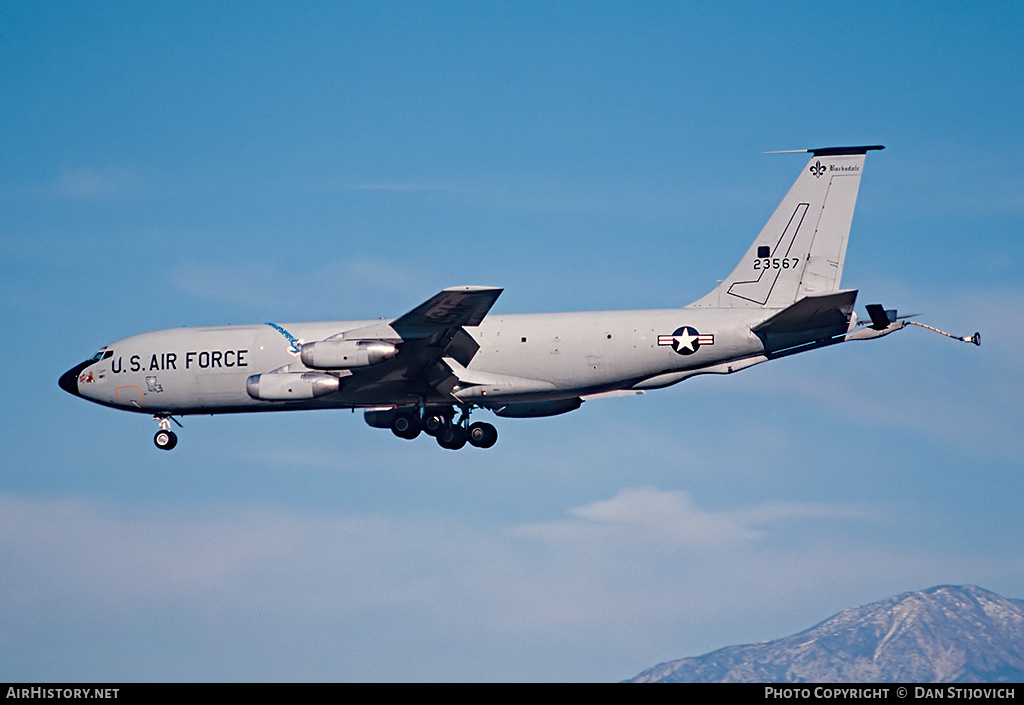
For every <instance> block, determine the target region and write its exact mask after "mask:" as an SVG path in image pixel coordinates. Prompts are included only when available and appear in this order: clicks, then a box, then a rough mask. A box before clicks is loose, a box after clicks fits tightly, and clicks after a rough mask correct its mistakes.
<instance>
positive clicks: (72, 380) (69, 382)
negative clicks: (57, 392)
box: [57, 360, 92, 397]
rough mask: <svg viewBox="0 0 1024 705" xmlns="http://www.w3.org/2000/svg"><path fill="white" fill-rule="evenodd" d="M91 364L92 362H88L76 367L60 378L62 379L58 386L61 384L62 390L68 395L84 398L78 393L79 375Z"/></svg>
mask: <svg viewBox="0 0 1024 705" xmlns="http://www.w3.org/2000/svg"><path fill="white" fill-rule="evenodd" d="M91 362H92V360H87V361H86V362H83V363H81V364H79V365H75V366H74V367H72V368H71V369H70V370H68V371H67V372H65V373H64V374H62V375H61V376H60V379H58V380H57V384H59V385H60V388H61V389H63V390H64V391H65V392H67V393H68V394H74V395H75V396H76V397H80V396H82V395H81V394H79V393H78V375H79V374H81V372H82V370H84V369H85V368H86V367H87V366H88V365H89V363H91Z"/></svg>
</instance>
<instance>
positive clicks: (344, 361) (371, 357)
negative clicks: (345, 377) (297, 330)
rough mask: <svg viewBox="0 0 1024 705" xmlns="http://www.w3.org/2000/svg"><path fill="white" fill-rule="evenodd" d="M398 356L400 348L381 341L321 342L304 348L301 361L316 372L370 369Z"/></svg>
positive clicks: (309, 344)
mask: <svg viewBox="0 0 1024 705" xmlns="http://www.w3.org/2000/svg"><path fill="white" fill-rule="evenodd" d="M397 354H398V348H396V347H395V346H394V345H392V344H391V343H385V342H383V341H380V340H320V341H318V342H315V343H306V344H305V345H303V346H302V352H300V353H299V359H301V360H302V364H303V365H305V366H306V367H311V368H313V369H315V370H345V369H348V368H350V367H368V366H370V365H376V364H379V363H381V362H384V361H385V360H390V359H391V358H393V357H394V356H395V355H397Z"/></svg>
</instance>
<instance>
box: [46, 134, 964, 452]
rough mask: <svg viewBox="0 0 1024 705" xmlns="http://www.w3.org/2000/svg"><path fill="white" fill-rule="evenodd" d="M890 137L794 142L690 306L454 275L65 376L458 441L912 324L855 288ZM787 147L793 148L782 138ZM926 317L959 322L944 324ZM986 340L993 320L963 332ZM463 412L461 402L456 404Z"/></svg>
mask: <svg viewBox="0 0 1024 705" xmlns="http://www.w3.org/2000/svg"><path fill="white" fill-rule="evenodd" d="M881 149H884V147H883V146H881V145H874V146H860V147H827V148H819V149H803V150H792V151H791V152H785V153H805V154H806V153H809V154H810V155H811V157H810V161H808V163H807V164H806V166H805V167H804V168H803V169H802V170H801V172H800V174H799V176H798V177H797V179H796V181H795V182H794V183H793V186H792V187H791V188H790V190H789V192H788V193H787V194H786V196H785V197H784V198H783V199H782V202H781V203H780V204H779V206H778V208H777V209H776V210H775V212H774V213H773V215H772V216H771V218H769V220H768V222H767V224H766V225H765V226H764V228H763V229H762V230H761V232H760V233H759V234H758V236H757V238H756V239H755V240H754V242H753V243H752V244H751V245H750V247H749V248H748V250H747V252H746V254H744V255H743V258H742V259H741V260H740V262H739V264H738V265H736V268H735V269H734V270H733V272H732V274H730V275H729V276H728V277H727V278H725V279H724V280H722V281H721V282H719V283H718V285H717V286H716V287H715V288H714V289H712V290H711V291H710V292H709V293H708V294H706V295H705V296H703V297H702V298H700V299H698V300H697V301H694V302H693V303H691V304H689V305H687V306H684V307H682V308H669V309H660V310H635V311H588V312H571V313H546V314H518V315H511V314H497V315H492V316H488V315H487V314H488V312H489V311H490V309H491V307H492V306H493V305H494V302H495V301H496V300H497V298H498V296H499V295H500V294H501V292H502V289H500V288H496V287H488V286H457V287H451V288H447V289H444V290H443V291H441V292H440V293H438V294H437V295H436V296H434V297H432V298H430V299H428V300H427V301H425V302H424V303H422V304H420V305H419V306H416V307H415V308H413V309H412V310H411V311H409V312H408V313H406V314H404V315H402V316H399V317H398V318H395V319H391V320H386V319H381V320H370V321H367V320H359V321H332V322H319V323H264V324H256V325H234V326H215V327H201V328H177V329H169V330H158V331H152V332H149V333H143V334H141V335H135V336H131V337H128V338H124V339H122V340H119V341H117V342H114V343H111V344H110V345H107V346H105V347H103V348H100V350H99V352H97V353H96V354H95V355H94V356H93V357H92V358H90V359H88V360H86V361H84V362H82V363H80V364H78V365H75V366H74V367H72V368H71V369H70V370H68V371H67V372H65V373H64V374H63V375H61V377H60V379H59V382H58V383H59V385H60V387H61V388H62V389H64V390H65V391H67V392H69V393H71V394H73V395H75V396H79V397H82V398H83V399H87V400H89V401H91V402H95V403H97V404H101V405H104V406H108V407H113V408H116V409H123V410H126V411H133V412H138V413H144V414H151V415H153V418H154V419H155V420H156V421H158V422H159V430H158V432H157V433H156V436H155V437H154V443H155V444H156V446H157V447H158V448H160V449H162V450H171V449H172V448H174V447H175V445H176V444H177V436H176V435H175V433H174V432H173V431H172V430H171V427H170V421H171V420H173V421H174V422H175V423H176V424H177V425H178V426H181V424H180V422H178V420H177V419H176V418H174V417H176V416H188V415H194V414H220V413H242V412H260V411H292V410H302V409H353V410H355V409H361V410H363V412H364V419H365V421H366V423H367V424H369V425H370V426H372V427H374V428H384V429H388V428H389V429H391V431H392V432H393V433H394V434H395V435H396V436H398V437H400V438H404V439H413V438H416V437H417V436H419V435H420V433H421V432H424V433H426V434H428V435H431V436H433V437H434V438H435V439H436V441H437V443H438V444H439V445H440V446H441V447H442V448H446V449H449V450H458V449H460V448H463V447H464V446H466V445H467V444H469V445H471V446H476V447H479V448H489V447H491V446H493V445H494V444H495V442H496V441H497V438H498V433H497V430H496V429H495V427H494V426H493V425H492V424H490V423H486V422H479V421H477V422H472V423H471V422H470V414H471V412H472V411H474V410H476V409H486V410H489V411H491V412H493V413H494V414H496V415H497V416H498V417H503V418H536V417H547V416H554V415H557V414H564V413H567V412H570V411H573V410H575V409H578V408H579V407H580V406H581V405H582V404H583V403H584V402H585V401H589V400H592V399H600V398H605V397H616V396H624V395H636V394H643V393H645V392H647V391H648V390H653V389H661V388H664V387H669V386H671V385H674V384H677V383H679V382H682V381H683V380H686V379H689V378H691V377H694V376H696V375H704V374H732V373H734V372H739V371H740V370H743V369H746V368H748V367H751V366H753V365H757V364H760V363H762V362H767V361H769V360H774V359H778V358H782V357H787V356H790V355H794V354H796V353H801V352H805V351H808V350H814V349H817V348H822V347H827V346H830V345H835V344H838V343H842V342H846V341H852V340H869V339H874V338H881V337H883V336H886V335H889V334H890V333H893V332H895V331H897V330H900V329H902V328H904V327H905V326H906V325H907V324H908V323H915V322H914V321H908V320H907V319H908V318H909V317H908V316H897V315H896V311H895V310H886V309H885V308H883V307H882V306H881V305H879V304H872V305H869V306H868V307H867V311H868V316H869V320H868V321H865V322H863V323H862V322H860V321H858V318H857V314H856V313H855V312H854V303H855V301H856V298H857V293H858V292H857V290H855V289H841V288H840V279H841V276H842V272H843V262H844V259H845V255H846V245H847V239H848V236H849V232H850V224H851V221H852V219H853V211H854V206H855V204H856V200H857V192H858V189H859V186H860V179H861V175H862V173H863V169H864V161H865V158H866V154H867V153H868V152H870V151H874V150H881ZM773 153H783V152H773ZM915 324H916V325H922V326H923V327H925V328H929V329H931V330H935V331H936V332H939V333H943V335H947V336H949V337H951V338H956V336H952V335H949V334H948V333H944V332H943V331H939V330H938V329H934V328H931V327H930V326H924V325H923V324H918V323H915ZM958 339H959V340H963V341H965V342H971V343H974V344H976V345H980V344H981V337H980V335H979V334H978V333H975V334H974V335H973V336H969V337H963V338H958ZM456 416H458V418H456Z"/></svg>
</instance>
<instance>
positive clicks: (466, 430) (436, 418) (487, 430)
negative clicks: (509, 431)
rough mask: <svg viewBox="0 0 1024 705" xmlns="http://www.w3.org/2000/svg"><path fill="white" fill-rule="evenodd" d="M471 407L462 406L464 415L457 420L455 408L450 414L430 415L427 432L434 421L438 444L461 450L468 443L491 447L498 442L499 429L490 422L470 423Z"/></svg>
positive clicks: (427, 420)
mask: <svg viewBox="0 0 1024 705" xmlns="http://www.w3.org/2000/svg"><path fill="white" fill-rule="evenodd" d="M469 413H470V408H469V407H463V408H462V415H461V416H460V418H459V420H458V421H455V420H454V418H453V416H454V410H453V411H452V413H450V414H433V415H428V416H427V417H426V419H425V421H424V425H425V426H426V429H427V433H431V430H430V427H431V425H432V422H434V423H436V430H435V431H433V433H432V435H433V436H435V437H436V438H437V444H438V445H439V446H441V447H442V448H445V449H447V450H459V449H460V448H463V447H465V445H466V443H469V444H470V445H471V446H476V447H477V448H490V447H491V446H493V445H494V444H495V443H497V442H498V430H497V429H496V428H494V426H492V425H491V424H489V423H482V422H479V421H478V422H476V423H473V424H470V423H469Z"/></svg>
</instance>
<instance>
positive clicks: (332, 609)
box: [0, 2, 1024, 681]
mask: <svg viewBox="0 0 1024 705" xmlns="http://www.w3.org/2000/svg"><path fill="white" fill-rule="evenodd" d="M1022 20H1024V11H1022V10H1021V8H1020V7H1019V5H1017V4H1014V3H973V4H970V5H968V6H965V5H963V4H962V3H935V2H929V3H900V4H899V6H898V7H897V8H893V7H891V4H890V3H870V2H868V3H830V4H827V5H823V4H821V3H771V4H768V3H763V4H762V3H756V4H755V3H734V4H729V5H725V6H723V5H722V4H718V3H715V4H712V3H680V2H672V3H657V2H651V3H630V4H626V3H599V2H588V3H557V4H552V3H530V2H509V3H497V2H488V3H458V2H448V3H443V4H440V5H439V4H437V3H411V2H406V3H372V4H371V3H366V4H354V3H352V4H342V3H335V4H324V3H289V4H288V5H287V6H285V5H284V4H277V3H252V2H245V3H230V2H221V3H185V2H178V3H117V2H105V3H85V4H82V3H71V2H69V3H54V2H33V3H21V2H7V3H3V4H2V5H0V67H2V68H0V95H3V96H4V100H3V101H0V125H2V126H3V130H0V154H3V158H2V159H0V224H2V225H0V238H2V240H0V241H2V244H3V253H4V254H3V257H2V258H0V307H2V308H0V315H2V317H3V321H4V325H5V328H6V330H7V331H8V335H9V337H10V338H12V341H11V343H12V344H10V345H8V352H9V359H10V360H11V361H12V365H11V366H10V367H9V370H8V371H9V374H8V376H7V379H6V384H5V385H4V391H3V400H4V403H3V404H2V405H0V415H2V417H0V443H2V445H3V448H4V451H5V452H4V461H3V464H2V465H3V471H2V472H0V604H3V605H4V609H3V610H0V664H3V665H2V666H0V677H2V678H3V679H6V680H22V681H36V680H38V681H63V680H98V681H132V680H142V681H152V680H618V679H621V678H627V677H629V676H632V675H634V674H635V673H637V672H639V671H641V670H643V669H644V668H647V667H650V666H652V665H654V664H655V663H658V662H660V661H664V660H669V659H673V658H680V657H683V656H688V655H696V654H699V653H703V652H705V651H709V650H712V649H715V648H719V647H722V646H726V645H729V644H734V643H745V642H752V641H758V640H762V639H770V638H776V637H780V636H784V635H787V634H790V633H793V632H795V631H798V630H800V629H804V628H807V627H810V626H811V625H813V624H815V623H817V622H818V621H820V620H822V619H824V618H826V617H828V616H830V615H831V614H833V613H835V612H837V611H839V610H841V609H844V608H846V607H849V606H851V605H854V604H860V603H864V602H869V601H873V600H876V599H880V598H883V597H886V596H888V595H890V594H894V593H897V592H902V591H906V590H914V589H922V588H926V587H929V586H932V585H936V584H943V583H975V584H978V585H981V586H983V587H986V588H988V589H991V590H995V591H997V592H999V593H1001V594H1003V595H1006V596H1008V597H1018V598H1019V597H1024V557H1022V554H1021V550H1020V546H1022V545H1024V524H1022V522H1021V521H1020V497H1021V496H1022V495H1024V473H1022V470H1024V463H1022V460H1021V458H1022V457H1024V440H1022V439H1024V422H1022V415H1021V404H1020V398H1021V392H1022V388H1024V385H1022V382H1024V378H1022V373H1021V371H1020V368H1019V364H1018V362H1017V358H1018V351H1017V346H1016V340H1017V338H1018V337H1019V331H1020V330H1021V324H1022V323H1024V320H1022V319H1024V315H1022V313H1021V311H1022V310H1024V276H1022V275H1021V273H1020V267H1019V262H1020V261H1021V260H1022V256H1024V245H1022V244H1021V238H1020V234H1021V225H1022V216H1024V178H1022V177H1021V175H1020V174H1021V172H1020V165H1021V164H1022V163H1024V154H1022V148H1021V145H1022V144H1024V139H1022V138H1024V135H1022V127H1021V121H1020V115H1021V113H1022V111H1024V89H1022V88H1021V86H1024V76H1022V75H1021V74H1022V68H1021V67H1022V65H1024V61H1022V59H1024V56H1022V51H1021V48H1020V47H1021V45H1020V36H1021V33H1022V31H1024V22H1022ZM845 144H884V145H886V147H887V149H886V150H885V151H883V152H873V153H871V154H869V155H868V160H867V167H866V172H865V175H864V178H863V181H862V184H861V191H860V201H859V204H858V209H857V214H856V216H855V218H854V224H853V231H852V237H851V243H850V247H849V252H848V256H847V261H846V270H845V274H844V285H845V286H849V287H856V288H859V289H860V290H861V292H862V293H861V296H860V303H861V304H865V303H871V302H874V301H879V302H882V303H885V304H886V305H887V306H895V307H898V308H900V309H901V310H902V311H906V312H921V313H923V314H924V315H923V316H922V318H921V319H920V320H922V321H924V322H927V323H931V324H933V325H936V326H938V327H940V328H943V329H946V330H950V331H952V332H954V333H956V334H959V335H963V334H969V333H972V332H973V331H975V330H980V331H981V332H982V335H983V337H984V345H983V346H982V347H981V348H974V347H973V346H967V345H963V344H959V343H956V342H953V341H949V340H947V339H943V338H941V337H939V336H936V335H934V334H931V333H927V332H926V331H923V330H921V329H910V330H907V331H904V332H902V333H900V334H898V335H894V336H890V337H888V338H885V339H884V340H881V341H876V342H873V343H856V344H850V345H844V346H839V347H837V348H833V349H830V350H824V351H819V352H815V353H810V354H808V355H802V356H796V357H793V358H788V359H785V360H780V361H777V362H774V363H772V364H771V365H762V366H759V367H755V368H753V369H751V370H748V371H745V372H743V373H741V374H737V375H733V376H729V377H724V378H697V379H694V380H692V381H689V382H686V383H684V384H682V385H679V386H677V387H674V388H671V389H668V390H663V391H659V392H654V393H651V394H648V395H646V396H645V397H642V398H635V399H618V400H607V401H600V402H598V401H595V402H588V403H587V404H585V405H584V406H583V408H581V409H580V410H579V411H576V412H573V413H572V414H568V415H566V416H562V417H558V418H553V419H547V420H502V421H500V423H498V424H497V425H498V426H499V431H500V433H501V440H500V441H499V444H498V445H497V446H496V447H495V448H493V449H492V450H491V451H488V452H484V451H479V450H477V449H467V450H465V451H462V452H460V453H451V452H448V451H443V450H441V449H440V448H438V447H437V446H436V445H435V444H433V443H430V442H428V441H426V440H422V439H421V440H419V441H416V442H412V443H409V442H404V441H400V440H398V439H396V438H394V437H393V436H391V434H389V433H387V432H382V431H378V430H375V429H371V428H369V427H368V426H366V425H365V424H364V423H363V422H362V419H361V418H360V416H359V415H358V414H355V415H353V414H350V413H348V412H310V413H296V414H264V415H256V416H252V417H248V416H233V417H196V418H189V419H186V420H185V428H184V429H183V430H182V431H181V432H180V434H179V437H180V443H179V446H178V448H176V449H175V450H174V452H172V453H161V452H159V451H157V450H156V449H155V448H154V447H153V445H152V435H153V432H154V431H155V424H154V423H153V422H152V421H151V420H149V419H148V418H146V417H144V416H137V415H133V414H125V413H121V412H117V411H113V410H110V409H105V408H100V407H96V406H93V405H89V404H87V403H85V402H83V401H81V400H78V399H74V398H71V397H69V396H68V395H66V394H65V393H63V392H62V391H61V390H60V389H58V388H57V385H56V380H57V377H58V376H59V375H60V373H61V372H63V371H64V370H65V369H67V368H69V367H71V366H72V365H74V364H75V363H77V362H78V361H80V360H82V359H84V358H86V357H88V356H90V355H91V354H92V353H93V352H94V351H95V350H96V349H97V348H99V347H100V346H102V345H104V344H106V343H108V342H111V341H113V340H116V339H118V338H121V337H124V336H126V335H130V334H133V333H137V332H142V331H144V330H150V329H156V328H167V327H175V326H180V325H203V324H223V323H249V322H263V321H301V320H330V319H340V318H358V317H367V318H372V317H377V316H394V315H398V314H401V313H403V312H404V311H406V310H408V309H410V308H412V307H413V306H415V305H416V304H417V303H419V302H420V301H422V300H424V299H426V298H427V297H429V296H431V295H432V294H434V293H435V292H436V291H438V290H439V289H441V288H443V287H446V286H452V285H458V284H483V285H494V286H502V287H505V289H506V290H505V293H504V294H503V295H502V297H501V298H500V299H499V300H498V303H497V304H496V306H495V309H494V311H496V312H508V313H513V312H533V311H559V310H586V309H605V308H615V309H633V308H652V307H657V308H662V307H672V306H682V305H684V304H686V303H689V302H690V301H692V300H694V299H696V298H698V297H699V296H701V295H702V294H703V293H705V291H707V290H708V289H709V288H710V287H711V286H712V285H713V283H714V281H715V280H716V279H719V278H721V277H722V276H724V275H725V274H728V272H729V271H731V269H732V267H733V266H734V265H735V263H736V261H737V259H738V258H739V256H740V255H741V254H742V253H743V252H744V251H745V249H746V247H747V246H748V245H749V243H750V241H751V240H752V238H753V236H754V235H756V233H757V231H758V230H759V229H760V227H761V226H762V225H763V223H764V221H765V220H766V219H767V217H768V216H769V215H770V213H771V211H772V209H773V208H774V207H775V205H776V204H777V203H778V201H779V200H780V199H781V197H782V196H783V194H784V193H785V191H786V189H787V188H788V187H789V185H790V184H791V183H792V181H793V179H794V178H795V177H796V174H797V172H798V170H799V169H800V168H801V167H802V166H803V163H804V158H803V157H802V156H800V155H795V156H794V155H772V156H764V155H762V154H761V152H763V151H767V150H777V149H799V148H807V147H820V146H826V145H845Z"/></svg>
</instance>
